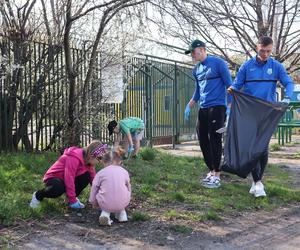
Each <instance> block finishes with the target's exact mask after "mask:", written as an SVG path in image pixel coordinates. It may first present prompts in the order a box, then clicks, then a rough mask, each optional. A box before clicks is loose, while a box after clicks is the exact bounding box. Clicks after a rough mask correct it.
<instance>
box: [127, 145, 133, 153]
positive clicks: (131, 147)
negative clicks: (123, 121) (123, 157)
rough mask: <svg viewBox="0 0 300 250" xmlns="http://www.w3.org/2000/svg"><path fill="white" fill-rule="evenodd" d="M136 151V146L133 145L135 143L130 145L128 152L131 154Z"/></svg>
mask: <svg viewBox="0 0 300 250" xmlns="http://www.w3.org/2000/svg"><path fill="white" fill-rule="evenodd" d="M133 151H134V147H133V145H129V147H128V151H127V152H128V154H131V153H132V152H133Z"/></svg>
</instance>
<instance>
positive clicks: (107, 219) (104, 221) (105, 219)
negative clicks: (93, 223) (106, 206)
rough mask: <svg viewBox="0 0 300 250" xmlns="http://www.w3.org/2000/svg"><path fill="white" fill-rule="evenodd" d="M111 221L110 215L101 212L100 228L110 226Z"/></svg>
mask: <svg viewBox="0 0 300 250" xmlns="http://www.w3.org/2000/svg"><path fill="white" fill-rule="evenodd" d="M112 223H113V221H112V220H111V219H110V213H108V212H106V211H102V212H101V214H100V216H99V224H100V225H102V226H111V224H112Z"/></svg>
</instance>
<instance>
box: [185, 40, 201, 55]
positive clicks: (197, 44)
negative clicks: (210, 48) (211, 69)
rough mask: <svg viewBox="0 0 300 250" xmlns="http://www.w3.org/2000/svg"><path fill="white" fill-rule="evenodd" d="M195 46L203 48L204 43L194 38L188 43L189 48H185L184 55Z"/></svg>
mask: <svg viewBox="0 0 300 250" xmlns="http://www.w3.org/2000/svg"><path fill="white" fill-rule="evenodd" d="M195 48H205V43H204V42H202V41H200V40H197V39H196V40H194V41H193V42H192V43H191V44H190V46H189V49H188V50H186V51H185V52H184V53H185V54H186V55H187V54H190V53H191V52H192V51H193V50H194V49H195Z"/></svg>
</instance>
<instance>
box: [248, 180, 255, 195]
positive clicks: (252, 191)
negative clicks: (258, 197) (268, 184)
mask: <svg viewBox="0 0 300 250" xmlns="http://www.w3.org/2000/svg"><path fill="white" fill-rule="evenodd" d="M249 193H250V194H255V182H252V186H251V188H250V190H249Z"/></svg>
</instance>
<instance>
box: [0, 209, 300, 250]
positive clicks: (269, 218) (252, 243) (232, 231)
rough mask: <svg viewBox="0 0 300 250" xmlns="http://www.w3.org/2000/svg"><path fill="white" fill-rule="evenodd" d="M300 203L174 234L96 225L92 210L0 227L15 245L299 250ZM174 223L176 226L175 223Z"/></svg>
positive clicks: (147, 225) (139, 225)
mask: <svg viewBox="0 0 300 250" xmlns="http://www.w3.org/2000/svg"><path fill="white" fill-rule="evenodd" d="M299 205H300V204H292V205H289V206H286V207H284V208H280V209H277V210H275V211H273V212H266V211H251V212H244V213H240V214H238V215H237V216H234V217H233V216H230V217H226V218H223V221H220V222H205V223H203V222H199V223H195V222H194V223H191V224H188V225H187V227H189V228H191V231H189V232H187V233H186V232H178V231H176V230H175V229H176V227H174V223H172V222H164V221H158V220H155V219H152V220H150V221H146V222H128V223H123V224H120V223H114V224H113V225H112V226H111V227H101V226H99V225H98V221H97V217H98V214H97V212H96V211H93V210H89V209H88V210H86V211H83V212H82V213H80V214H79V213H77V212H70V213H69V214H68V215H67V216H65V217H64V218H53V219H45V220H42V221H32V222H30V223H29V222H23V225H21V224H22V223H21V224H20V225H18V226H17V227H14V228H10V229H5V230H3V229H2V230H1V236H2V235H6V236H8V235H9V234H10V237H11V239H15V240H14V241H13V240H12V241H11V243H10V244H8V245H7V246H11V247H16V248H19V249H158V250H160V249H289V250H290V249H299V248H298V246H299V244H300V209H299ZM175 225H176V224H175Z"/></svg>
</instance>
